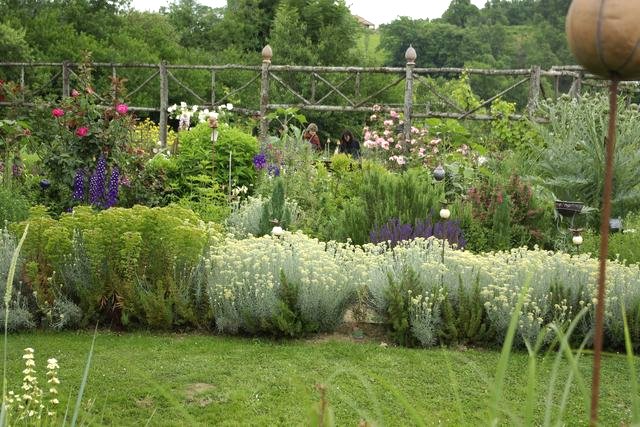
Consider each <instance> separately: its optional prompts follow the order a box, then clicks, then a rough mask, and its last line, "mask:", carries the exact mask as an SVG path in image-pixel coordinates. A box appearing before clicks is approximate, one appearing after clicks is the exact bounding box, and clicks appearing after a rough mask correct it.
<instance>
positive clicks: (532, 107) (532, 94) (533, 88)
mask: <svg viewBox="0 0 640 427" xmlns="http://www.w3.org/2000/svg"><path fill="white" fill-rule="evenodd" d="M539 100H540V66H539V65H534V66H532V67H531V77H530V80H529V101H528V102H527V113H528V114H529V117H533V115H534V114H535V112H536V108H538V101H539Z"/></svg>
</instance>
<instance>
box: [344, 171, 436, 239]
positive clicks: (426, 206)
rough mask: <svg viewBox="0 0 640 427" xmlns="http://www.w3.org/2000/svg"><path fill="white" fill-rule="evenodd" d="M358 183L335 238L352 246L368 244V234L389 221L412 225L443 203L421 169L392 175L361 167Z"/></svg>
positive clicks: (427, 173) (428, 177)
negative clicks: (354, 196)
mask: <svg viewBox="0 0 640 427" xmlns="http://www.w3.org/2000/svg"><path fill="white" fill-rule="evenodd" d="M361 179H362V181H361V183H360V185H359V186H358V188H357V189H356V198H354V200H352V201H351V202H350V203H349V204H347V205H345V206H344V209H343V211H342V212H341V216H340V218H339V220H338V223H337V225H336V228H337V229H336V235H337V236H338V238H340V239H346V238H350V239H351V240H352V241H353V242H354V243H359V244H362V243H366V242H368V241H369V232H370V231H371V230H373V229H374V228H376V227H378V226H381V225H382V224H385V223H386V222H387V221H389V219H391V218H398V219H399V220H400V222H401V223H406V224H415V222H416V220H418V219H424V218H425V217H426V216H427V215H428V214H429V212H431V211H432V210H434V209H436V208H439V206H440V202H441V201H442V199H443V195H442V189H441V186H438V185H434V184H433V183H432V181H431V174H430V173H429V171H427V170H426V169H424V168H412V169H409V170H408V171H407V172H404V173H402V174H400V175H395V174H392V173H390V172H388V171H386V170H385V169H384V168H382V167H380V166H375V165H369V166H367V167H364V166H363V171H362V178H361Z"/></svg>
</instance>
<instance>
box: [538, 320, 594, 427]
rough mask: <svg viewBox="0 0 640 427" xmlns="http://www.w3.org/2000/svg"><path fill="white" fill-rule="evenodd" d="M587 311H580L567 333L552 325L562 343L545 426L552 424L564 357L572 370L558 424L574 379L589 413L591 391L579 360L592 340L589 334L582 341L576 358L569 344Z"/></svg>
mask: <svg viewBox="0 0 640 427" xmlns="http://www.w3.org/2000/svg"><path fill="white" fill-rule="evenodd" d="M587 311H588V309H587V308H583V309H582V310H580V312H578V314H577V315H576V317H575V318H574V319H573V320H572V321H571V324H570V325H569V327H568V328H567V331H566V333H565V332H563V331H562V329H560V328H559V327H558V326H557V325H554V324H551V325H550V327H551V329H553V331H554V332H555V334H556V336H557V338H558V340H559V342H560V348H559V349H558V354H557V355H556V359H555V361H554V364H553V370H552V374H551V381H550V382H549V388H548V391H547V399H546V409H545V422H544V424H543V425H545V426H548V425H551V424H552V423H551V412H552V409H553V392H554V388H555V382H556V379H557V376H558V370H559V368H560V362H561V361H562V356H563V355H564V356H565V358H566V359H567V362H569V367H570V368H571V369H570V371H569V376H568V378H567V379H566V381H565V387H564V392H563V394H562V399H561V401H560V407H559V410H558V420H557V424H561V423H562V416H563V414H564V411H565V409H566V406H567V401H568V399H569V391H570V387H571V384H572V383H573V379H574V377H575V379H576V383H577V384H578V388H579V391H580V394H581V395H582V398H583V403H584V408H585V412H588V411H589V391H588V389H587V386H586V384H585V381H584V377H583V376H582V374H581V373H580V370H579V369H578V359H579V358H580V356H581V355H582V351H583V350H584V347H585V346H586V345H587V342H588V341H589V339H590V334H587V335H586V336H585V337H584V339H583V340H582V343H581V344H580V348H579V349H578V351H577V354H576V356H574V355H573V352H572V350H571V345H570V344H569V338H570V337H571V335H572V334H573V331H574V330H575V328H576V326H577V325H578V322H580V320H581V319H582V318H583V317H584V316H585V315H586V314H587Z"/></svg>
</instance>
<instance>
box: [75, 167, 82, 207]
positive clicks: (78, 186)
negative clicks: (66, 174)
mask: <svg viewBox="0 0 640 427" xmlns="http://www.w3.org/2000/svg"><path fill="white" fill-rule="evenodd" d="M82 199H84V171H83V170H82V169H78V170H77V171H76V176H75V177H74V178H73V200H77V201H81V200H82Z"/></svg>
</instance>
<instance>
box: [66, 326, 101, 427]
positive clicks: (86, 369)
mask: <svg viewBox="0 0 640 427" xmlns="http://www.w3.org/2000/svg"><path fill="white" fill-rule="evenodd" d="M97 335H98V325H97V324H96V329H95V331H93V340H91V349H90V350H89V356H88V357H87V363H86V364H85V365H84V373H83V374H82V382H81V383H80V390H78V397H77V398H76V406H75V408H74V409H73V417H72V418H71V427H75V425H76V423H77V422H78V414H79V413H80V404H81V403H82V395H83V394H84V387H85V385H86V384H87V378H88V377H89V367H90V366H91V358H92V357H93V348H94V346H95V344H96V336H97Z"/></svg>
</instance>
